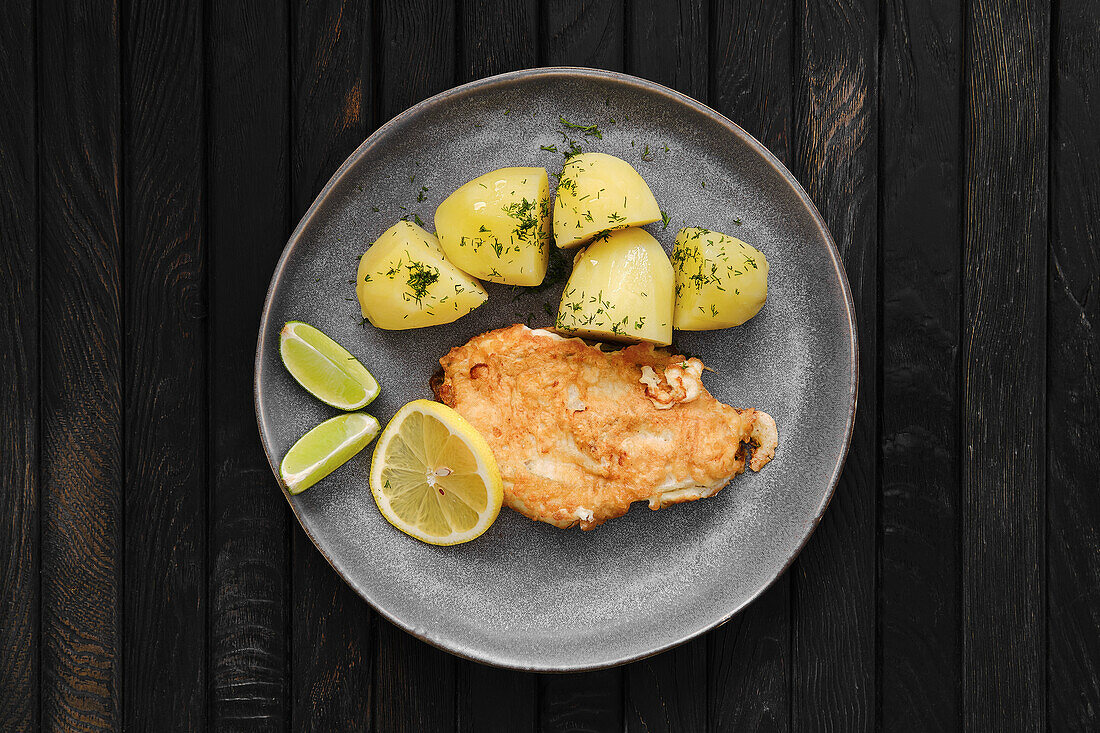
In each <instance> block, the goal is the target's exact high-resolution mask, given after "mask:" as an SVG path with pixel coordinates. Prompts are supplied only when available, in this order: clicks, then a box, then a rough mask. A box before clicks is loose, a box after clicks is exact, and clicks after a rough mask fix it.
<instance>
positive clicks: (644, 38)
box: [625, 0, 783, 101]
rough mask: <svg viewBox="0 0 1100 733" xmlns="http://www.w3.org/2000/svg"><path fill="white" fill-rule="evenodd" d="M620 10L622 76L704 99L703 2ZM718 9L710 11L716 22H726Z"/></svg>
mask: <svg viewBox="0 0 1100 733" xmlns="http://www.w3.org/2000/svg"><path fill="white" fill-rule="evenodd" d="M778 5H780V6H782V5H783V4H782V3H778ZM626 7H627V14H626V18H625V22H626V48H625V52H626V70H627V72H629V73H631V74H634V75H636V76H641V77H645V78H646V79H651V80H653V81H655V82H659V83H661V84H664V85H665V86H668V87H672V88H673V89H677V90H679V91H681V92H683V93H684V94H687V95H688V96H690V97H695V98H696V99H699V100H702V101H706V99H707V82H708V60H707V55H708V53H707V52H708V48H709V46H708V43H707V40H708V39H707V36H708V32H709V6H708V3H707V2H704V0H675V2H668V0H636V1H635V2H632V3H628V4H627V6H626ZM723 10H724V8H721V7H720V8H719V9H717V10H716V12H715V17H716V20H718V21H719V22H728V21H729V20H730V19H729V18H726V17H722V13H723Z"/></svg>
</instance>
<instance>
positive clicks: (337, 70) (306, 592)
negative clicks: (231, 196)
mask: <svg viewBox="0 0 1100 733" xmlns="http://www.w3.org/2000/svg"><path fill="white" fill-rule="evenodd" d="M290 29H291V40H292V46H291V48H292V52H291V61H292V66H291V74H292V77H291V78H292V87H291V100H290V103H291V113H292V116H293V117H292V119H293V126H292V130H293V137H292V139H291V161H292V179H291V181H292V182H291V191H292V194H291V201H292V209H291V211H292V215H293V216H292V218H293V220H294V221H297V219H298V218H299V217H300V216H301V215H302V214H304V213H305V211H306V209H307V208H308V207H309V205H310V203H312V201H313V199H314V197H315V196H316V195H317V193H318V192H320V190H321V188H322V187H323V186H324V184H325V182H327V181H328V179H329V177H330V176H332V174H333V172H334V171H335V170H336V168H337V167H339V165H340V163H342V162H343V161H344V159H345V158H346V157H347V156H348V155H349V154H351V152H352V151H353V150H355V148H357V147H358V146H359V144H360V143H361V142H362V141H363V138H364V137H366V135H367V133H368V132H369V130H370V124H371V122H370V121H371V120H372V118H373V114H374V95H373V91H374V83H373V80H372V77H371V76H370V75H369V74H366V75H365V70H367V69H369V60H370V59H371V49H372V45H371V36H370V34H371V25H370V13H369V7H368V6H366V5H365V4H363V3H361V2H355V1H354V0H347V1H346V2H338V3H310V2H305V1H304V0H301V1H295V2H292V4H291V16H290ZM353 265H354V263H351V265H349V270H348V273H349V276H350V273H351V272H352V270H351V269H350V268H351V267H352V266H353ZM293 538H294V539H293V546H292V547H293V549H292V553H291V557H292V560H291V563H292V583H293V589H294V590H293V599H294V600H293V610H292V613H291V619H290V620H291V642H292V653H293V665H292V666H293V680H292V686H291V691H292V694H293V728H294V729H295V730H335V729H355V730H369V729H370V727H371V683H372V681H371V674H372V670H373V667H372V663H371V653H372V652H371V646H372V639H371V616H372V613H371V610H370V607H369V606H367V604H366V603H365V602H364V601H363V600H362V599H361V598H359V597H358V596H357V595H356V594H355V592H354V591H352V590H351V588H350V587H348V585H347V584H346V583H344V581H343V580H341V579H340V577H339V576H338V575H337V574H336V572H335V571H334V570H333V569H332V568H331V567H330V566H329V564H328V562H327V561H326V560H325V559H324V557H323V556H322V555H321V553H319V552H318V551H317V549H316V548H315V547H314V546H313V543H312V542H311V541H310V539H309V538H308V537H307V536H306V535H305V533H304V532H303V531H302V529H301V527H300V526H298V524H297V523H296V522H295V524H294V530H293Z"/></svg>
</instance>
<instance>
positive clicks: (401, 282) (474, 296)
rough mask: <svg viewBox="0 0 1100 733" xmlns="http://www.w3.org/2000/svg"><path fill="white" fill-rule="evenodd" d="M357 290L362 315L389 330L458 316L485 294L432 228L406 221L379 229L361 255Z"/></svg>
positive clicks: (472, 306) (478, 303)
mask: <svg viewBox="0 0 1100 733" xmlns="http://www.w3.org/2000/svg"><path fill="white" fill-rule="evenodd" d="M355 294H356V295H357V296H358V297H359V307H360V308H361V309H362V311H363V317H364V318H366V319H367V320H368V321H370V322H371V323H372V324H374V325H375V326H377V327H378V328H384V329H387V330H391V331H397V330H401V329H405V328H419V327H421V326H438V325H439V324H441V323H450V322H451V321H456V320H458V319H459V318H461V317H462V316H464V315H466V314H467V313H469V312H470V311H472V310H473V309H474V308H477V307H478V306H479V305H481V304H482V303H484V302H485V299H486V298H488V297H489V296H488V294H487V293H486V292H485V288H483V287H481V283H479V282H478V281H477V280H475V279H473V278H472V277H470V276H469V275H467V274H466V273H464V272H462V271H461V270H459V269H458V268H457V267H455V266H454V265H452V264H451V263H450V262H448V261H447V260H446V258H445V257H444V255H443V249H442V248H441V247H440V246H439V242H438V241H437V240H436V238H435V235H434V234H432V233H431V232H427V231H425V230H424V229H422V228H421V227H418V226H417V225H416V224H413V223H412V222H408V221H399V222H397V223H396V224H394V225H393V226H392V227H390V228H389V229H387V230H386V231H385V232H383V234H382V236H381V237H379V238H378V239H377V240H376V241H375V242H374V244H372V245H371V246H370V249H368V250H367V251H366V253H365V254H364V255H363V256H362V257H361V258H360V259H359V270H358V272H357V273H356V276H355Z"/></svg>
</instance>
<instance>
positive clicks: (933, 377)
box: [0, 0, 1100, 732]
mask: <svg viewBox="0 0 1100 733" xmlns="http://www.w3.org/2000/svg"><path fill="white" fill-rule="evenodd" d="M1098 39H1100V2H1096V1H1095V0H1054V2H1053V3H1051V2H1041V1H1040V0H1019V1H1012V0H967V1H966V2H963V3H961V5H960V3H957V2H951V0H883V2H881V3H879V2H877V1H876V0H765V1H762V0H712V2H710V3H709V4H708V3H707V2H702V0H680V1H679V2H659V1H658V0H627V2H615V3H602V4H601V3H597V2H589V1H585V0H569V1H568V2H537V0H516V1H515V2H512V1H511V0H480V1H477V0H461V1H460V2H451V1H450V0H375V2H374V3H373V4H369V3H359V2H352V1H351V0H348V1H347V2H344V3H341V2H338V1H336V2H318V1H315V2H306V1H305V0H251V1H245V0H233V1H230V0H211V1H210V2H202V1H201V0H130V2H123V3H111V2H108V1H107V0H74V1H71V2H66V0H37V1H36V0H5V1H4V2H3V4H2V5H0V100H2V103H0V244H2V248H3V249H2V252H0V364H3V365H4V366H3V380H2V384H0V437H2V440H3V443H2V445H0V481H2V489H0V491H2V493H0V578H2V582H0V600H2V606H0V608H2V611H0V613H2V616H0V620H2V638H0V729H4V730H38V729H42V730H54V729H69V730H82V731H92V730H101V729H118V728H126V729H128V730H133V731H164V730H200V729H204V728H210V729H218V730H253V729H255V730H267V729H272V730H281V729H286V728H291V729H294V730H339V729H351V728H354V729H374V730H377V731H391V730H402V731H450V730H455V729H460V730H463V731H472V730H501V731H533V730H541V731H569V730H599V731H611V730H621V729H623V728H628V729H630V730H645V731H661V730H683V731H702V730H704V729H713V730H784V731H785V730H795V731H810V730H830V731H841V732H847V731H865V730H871V729H883V730H890V731H899V730H913V731H933V730H956V729H967V730H974V731H986V730H992V731H1015V730H1020V731H1040V730H1044V729H1049V730H1053V731H1071V730H1074V731H1076V730H1080V731H1085V730H1097V729H1098V728H1100V630H1098V629H1100V487H1098V483H1100V376H1098V371H1097V370H1098V368H1100V335H1098V332H1097V324H1098V316H1100V312H1098V311H1100V252H1098V250H1100V236H1098V233H1100V132H1098V131H1100V40H1098ZM559 64H570V65H584V66H598V67H603V68H608V69H618V70H625V71H627V72H630V73H633V74H638V75H641V76H644V77H648V78H651V79H655V80H657V81H660V82H663V83H665V84H668V85H670V86H673V87H676V88H678V89H680V90H682V91H684V92H686V93H688V94H690V95H692V96H694V97H696V98H698V99H700V100H703V101H704V102H706V103H708V104H710V105H711V106H713V107H715V108H716V109H718V110H719V111H721V112H722V113H724V114H726V115H728V116H729V117H730V118H731V119H733V120H734V121H736V122H738V123H739V124H741V125H742V126H744V127H745V128H746V129H748V130H749V131H750V132H751V133H753V134H754V135H756V136H757V137H758V138H760V139H761V140H762V141H763V142H764V143H765V144H766V145H767V146H768V147H770V148H771V149H772V150H773V151H774V152H775V153H776V154H777V155H778V156H779V157H780V158H781V159H783V160H784V161H785V162H786V163H787V165H788V166H789V167H790V168H791V169H792V170H793V171H794V172H795V174H796V175H797V176H798V177H799V179H800V180H801V181H802V183H803V184H804V185H805V186H806V188H807V189H808V190H809V191H810V194H811V196H812V197H813V199H814V200H815V201H816V203H817V205H818V207H819V208H820V209H821V211H822V212H823V214H824V215H825V218H826V219H827V220H828V222H829V225H830V227H831V229H832V232H833V235H834V237H835V238H836V242H837V245H838V246H839V248H840V250H841V252H842V253H843V255H844V259H845V262H846V264H847V268H848V277H849V279H850V281H851V285H852V290H853V293H854V296H855V302H856V306H857V309H858V313H859V329H860V371H861V385H860V405H859V414H858V420H857V424H856V430H855V436H854V439H853V443H852V449H851V453H850V455H849V458H848V463H847V467H846V469H845V472H844V476H843V479H842V480H841V483H840V486H839V489H838V491H837V495H836V498H835V499H834V500H833V503H832V507H831V508H830V509H829V511H828V513H827V514H826V516H825V520H824V522H823V523H822V525H821V527H820V529H819V530H818V531H817V533H816V535H815V536H814V537H813V539H812V540H811V542H810V544H809V545H808V546H807V547H806V549H805V551H804V552H803V553H802V554H801V556H800V557H799V559H798V561H797V562H796V563H795V565H794V566H793V568H792V569H791V570H790V571H789V572H788V573H787V574H786V575H785V576H783V577H782V578H781V579H780V580H779V582H778V583H776V584H775V586H773V587H772V588H771V589H770V590H769V591H768V592H767V593H766V594H765V595H764V596H763V597H762V598H760V599H759V600H758V601H757V602H756V603H754V604H753V605H752V606H751V607H750V608H749V609H748V610H746V611H745V612H744V613H742V614H741V615H740V616H738V617H736V618H735V619H734V620H733V621H731V622H730V623H728V624H726V625H725V626H724V627H722V628H720V629H718V630H717V631H715V632H713V633H710V634H707V635H706V636H704V637H702V638H700V639H698V640H696V641H694V642H692V643H689V644H687V645H685V646H683V647H681V648H679V649H676V650H674V651H671V652H669V653H666V654H662V655H660V656H657V657H654V658H652V659H649V660H646V661H643V662H639V663H636V664H632V665H629V666H626V667H624V668H620V669H613V670H608V671H604V672H598V673H592V674H583V675H565V676H538V675H529V674H520V673H513V672H506V671H500V670H496V669H491V668H487V667H483V666H479V665H477V664H472V663H468V662H465V661H462V660H459V659H457V658H455V657H452V656H450V655H448V654H446V653H444V652H441V651H438V650H436V649H434V648H431V647H429V646H427V645H425V644H422V643H421V642H419V641H417V640H415V639H413V638H412V637H411V636H408V635H406V634H405V633H404V632H402V631H399V630H397V629H396V628H394V627H393V626H391V625H390V624H389V623H388V622H386V621H384V620H382V619H380V618H379V617H377V616H376V615H375V614H374V613H373V612H372V611H371V609H370V608H369V607H368V606H367V605H366V604H365V603H363V602H362V601H361V600H360V599H359V598H358V597H356V596H355V595H354V594H353V593H352V592H351V591H350V590H349V589H348V588H347V587H346V586H345V585H344V584H343V583H342V582H341V581H340V580H339V578H338V577H337V576H336V575H335V574H334V573H333V572H332V570H330V568H329V567H328V565H327V564H326V563H325V561H324V559H323V558H322V557H321V555H320V554H319V553H317V552H316V551H315V550H314V548H313V547H312V545H311V544H310V543H309V541H308V540H307V539H306V538H305V536H304V535H303V533H302V532H301V530H300V529H299V527H298V526H297V524H296V522H295V521H294V519H293V517H292V516H291V514H290V513H289V511H288V509H287V506H286V502H285V501H284V499H283V497H282V495H281V493H280V491H279V490H278V488H277V486H276V484H275V482H274V480H273V478H272V476H271V473H270V471H269V470H268V466H267V463H266V461H265V460H264V456H263V453H262V451H261V449H260V444H259V440H258V437H257V430H256V422H255V418H254V416H253V409H252V358H253V349H254V347H255V338H256V327H257V323H258V320H259V312H260V306H261V303H262V301H263V296H264V292H265V289H266V287H267V283H268V278H269V276H270V275H271V272H272V268H273V265H274V263H275V261H276V258H277V257H278V255H279V252H280V250H281V249H282V247H283V244H284V242H285V241H286V238H287V235H288V233H289V231H290V229H291V227H292V226H293V225H294V224H295V222H296V221H297V219H298V217H299V216H300V215H301V214H302V212H304V211H305V209H306V207H307V206H308V204H309V203H310V201H311V200H312V198H313V196H314V195H315V193H316V192H317V191H318V190H319V189H320V187H321V186H322V184H323V183H324V182H325V181H326V179H327V178H328V177H329V175H330V174H331V173H332V172H333V171H334V170H335V168H336V167H337V165H338V164H339V163H340V162H341V161H342V160H343V159H344V157H345V156H346V155H347V154H348V153H350V152H351V151H352V150H353V149H354V148H355V147H356V146H357V145H358V144H359V143H360V142H361V141H362V140H363V138H364V137H366V136H367V135H368V134H370V132H371V131H372V130H373V129H374V128H375V127H377V126H378V125H379V124H380V123H382V122H384V121H385V120H387V119H389V118H390V117H392V116H393V115H395V114H397V113H398V112H400V111H402V110H403V109H405V108H406V107H408V106H409V105H411V104H413V103H414V102H416V101H418V100H420V99H423V98H424V97H427V96H429V95H431V94H433V93H435V92H438V91H440V90H443V89H447V88H449V87H451V86H453V85H455V84H458V83H461V82H464V81H468V80H470V79H476V78H478V77H482V76H486V75H489V74H494V73H498V72H502V71H506V70H509V69H515V68H521V67H527V66H537V65H559Z"/></svg>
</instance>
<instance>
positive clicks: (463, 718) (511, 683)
mask: <svg viewBox="0 0 1100 733" xmlns="http://www.w3.org/2000/svg"><path fill="white" fill-rule="evenodd" d="M455 664H456V671H455V677H456V678H457V682H458V687H457V690H456V692H455V694H456V704H457V706H458V726H457V728H458V730H460V731H463V732H464V733H475V732H476V731H495V730H500V731H509V732H512V731H514V733H535V731H536V730H537V726H538V700H537V695H538V681H539V678H538V675H535V674H530V673H527V672H513V671H511V670H507V669H498V668H496V667H489V666H487V665H484V664H477V663H476V662H467V661H464V660H456V662H455Z"/></svg>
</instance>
